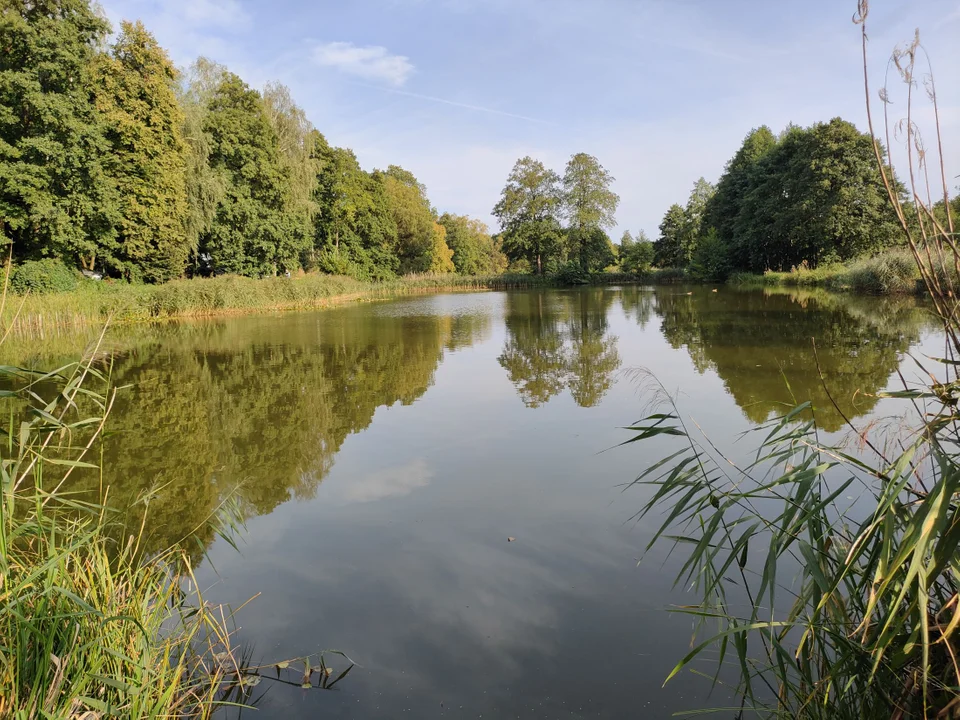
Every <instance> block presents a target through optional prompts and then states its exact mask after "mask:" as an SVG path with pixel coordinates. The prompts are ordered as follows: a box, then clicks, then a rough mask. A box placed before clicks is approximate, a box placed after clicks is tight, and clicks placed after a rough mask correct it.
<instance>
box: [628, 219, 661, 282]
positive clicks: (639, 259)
mask: <svg viewBox="0 0 960 720" xmlns="http://www.w3.org/2000/svg"><path fill="white" fill-rule="evenodd" d="M628 239H629V242H627V240H628ZM655 254H656V253H655V251H654V249H653V243H652V242H650V240H649V239H648V238H647V234H646V233H645V232H644V231H643V230H641V231H640V232H639V233H637V239H636V240H634V239H633V238H632V237H631V236H630V231H629V230H625V231H624V233H623V239H622V240H621V241H620V258H619V260H620V269H621V270H623V271H624V272H628V273H631V274H633V275H643V274H644V273H645V272H647V271H648V270H650V266H651V265H653V260H654V256H655Z"/></svg>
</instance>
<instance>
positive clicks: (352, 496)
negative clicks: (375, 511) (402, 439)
mask: <svg viewBox="0 0 960 720" xmlns="http://www.w3.org/2000/svg"><path fill="white" fill-rule="evenodd" d="M432 478H433V471H432V470H431V469H430V467H429V466H428V465H427V463H426V461H424V460H422V459H420V460H413V461H411V462H409V463H407V464H406V465H401V466H399V467H390V468H385V469H383V470H377V471H375V472H372V473H369V474H367V475H363V476H361V477H357V478H352V479H351V480H350V481H349V484H348V485H347V486H346V488H345V489H344V490H343V499H344V500H345V501H346V502H348V503H366V502H374V501H376V500H383V499H385V498H391V497H403V496H404V495H409V494H410V493H412V492H413V491H414V490H417V489H418V488H423V487H426V486H427V485H429V484H430V480H431V479H432Z"/></svg>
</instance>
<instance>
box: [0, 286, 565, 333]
mask: <svg viewBox="0 0 960 720" xmlns="http://www.w3.org/2000/svg"><path fill="white" fill-rule="evenodd" d="M550 282H551V280H550V279H549V278H544V277H536V276H532V275H499V276H489V277H470V276H462V275H419V276H409V277H405V278H400V279H397V280H393V281H388V282H383V283H364V282H360V281H357V280H353V279H351V278H347V277H339V276H333V275H320V274H311V275H303V276H300V277H293V278H283V277H277V278H266V279H261V280H254V279H251V278H245V277H239V276H224V277H217V278H197V279H191V280H175V281H172V282H168V283H165V284H162V285H128V284H124V283H112V282H85V283H83V284H82V285H81V286H80V287H78V288H77V289H76V290H73V291H70V292H62V293H49V294H43V295H26V296H22V297H15V298H12V301H11V302H9V303H8V304H7V307H6V308H5V310H4V311H3V313H2V315H0V319H2V322H3V326H4V328H5V331H9V332H11V333H16V334H24V333H26V334H32V335H37V336H43V335H44V334H46V333H51V332H56V330H57V329H63V328H76V327H84V326H90V325H94V326H96V325H102V324H103V323H104V322H107V321H108V320H109V321H110V322H111V324H121V325H122V324H128V323H142V322H152V321H158V320H167V319H173V318H189V317H208V316H214V315H229V314H240V313H249V312H257V311H269V310H301V309H308V308H318V307H325V306H328V305H331V304H335V303H339V302H347V301H355V300H360V299H370V298H378V297H387V296H391V295H403V294H412V293H419V292H435V291H441V290H486V289H506V288H515V287H535V286H545V285H548V284H550Z"/></svg>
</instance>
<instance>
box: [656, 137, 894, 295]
mask: <svg viewBox="0 0 960 720" xmlns="http://www.w3.org/2000/svg"><path fill="white" fill-rule="evenodd" d="M881 152H882V150H881ZM659 231H660V232H659V237H658V238H657V240H656V241H655V242H654V243H653V248H652V249H653V254H654V258H653V262H654V263H655V264H656V265H658V266H659V267H673V268H686V269H689V270H691V271H692V272H693V273H694V274H696V275H699V276H702V277H709V278H714V279H723V278H724V277H726V275H728V274H729V273H731V272H733V271H738V270H740V271H750V272H763V271H765V270H788V269H790V268H792V267H796V266H799V265H802V264H804V263H805V264H807V265H809V266H811V267H816V266H817V265H821V264H826V263H831V262H841V261H846V260H850V259H853V258H856V257H860V256H863V255H870V254H874V253H876V252H878V251H880V250H882V249H884V248H887V247H890V246H891V245H893V244H894V243H897V242H899V233H898V228H897V224H896V216H895V215H894V211H893V208H892V207H891V206H890V203H889V199H888V196H887V191H886V188H885V187H884V185H883V180H882V178H881V175H880V171H879V169H878V167H877V160H876V155H875V152H874V146H873V140H872V138H871V137H870V135H868V134H866V133H861V132H860V131H858V130H857V128H856V127H855V126H854V125H853V124H851V123H849V122H847V121H845V120H842V119H840V118H834V119H833V120H830V121H829V122H821V123H815V124H814V125H811V126H810V127H807V128H801V127H797V126H794V125H791V126H789V127H787V128H786V129H785V130H784V131H783V132H781V133H780V134H779V135H774V133H773V132H772V131H771V130H770V128H768V127H766V126H762V127H760V128H757V129H754V130H751V131H750V132H749V133H748V134H747V136H746V138H744V140H743V143H742V145H741V147H740V148H739V149H738V150H737V152H736V153H735V154H734V156H733V157H732V158H731V159H730V160H729V161H728V162H727V164H726V167H725V169H724V172H723V174H722V175H721V176H720V179H719V180H718V182H717V184H716V185H712V184H710V183H708V182H707V181H706V180H705V179H703V178H700V179H699V180H698V181H697V182H696V184H695V185H694V188H693V191H692V192H691V193H690V197H689V199H688V200H687V203H686V205H685V206H681V205H680V204H674V205H672V206H670V208H669V209H668V210H667V212H666V214H665V215H664V218H663V221H662V222H661V223H660V228H659Z"/></svg>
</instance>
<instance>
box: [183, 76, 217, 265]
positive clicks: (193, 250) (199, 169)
mask: <svg viewBox="0 0 960 720" xmlns="http://www.w3.org/2000/svg"><path fill="white" fill-rule="evenodd" d="M226 73H227V69H226V68H225V67H223V66H222V65H218V64H216V63H214V62H213V61H212V60H209V59H207V58H204V57H200V58H197V60H196V61H195V62H194V63H193V65H191V66H190V68H189V70H188V72H187V73H186V74H185V77H184V78H182V79H181V84H180V85H179V87H178V90H179V93H178V95H179V101H180V107H181V108H182V109H183V114H184V123H183V139H184V141H185V143H186V152H185V159H186V190H187V214H186V218H185V220H184V230H185V233H186V242H187V246H188V248H189V250H190V254H191V256H192V260H193V261H192V263H191V268H190V269H191V270H192V271H197V270H198V269H199V266H198V261H199V255H198V252H197V250H198V248H199V246H200V238H201V237H202V236H203V235H205V234H206V233H208V232H210V230H211V228H212V227H213V221H214V219H215V218H216V215H217V208H218V207H219V205H220V201H221V200H222V199H223V196H224V195H225V193H226V189H227V179H226V177H225V176H224V174H223V173H220V172H218V171H216V170H214V169H213V168H212V167H211V166H210V154H211V152H212V151H213V138H212V137H211V135H210V133H209V132H208V131H207V130H206V128H205V123H206V117H207V105H208V103H209V102H210V98H211V97H212V96H213V92H214V90H216V88H217V87H219V85H220V83H221V82H222V80H223V79H224V77H225V76H226Z"/></svg>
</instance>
